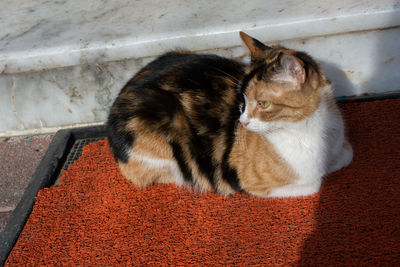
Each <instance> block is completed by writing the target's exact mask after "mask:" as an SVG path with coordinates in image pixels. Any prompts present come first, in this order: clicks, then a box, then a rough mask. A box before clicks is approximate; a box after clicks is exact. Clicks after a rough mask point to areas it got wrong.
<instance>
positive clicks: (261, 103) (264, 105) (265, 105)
mask: <svg viewBox="0 0 400 267" xmlns="http://www.w3.org/2000/svg"><path fill="white" fill-rule="evenodd" d="M270 105H271V101H258V106H260V107H261V108H268V107H269V106H270Z"/></svg>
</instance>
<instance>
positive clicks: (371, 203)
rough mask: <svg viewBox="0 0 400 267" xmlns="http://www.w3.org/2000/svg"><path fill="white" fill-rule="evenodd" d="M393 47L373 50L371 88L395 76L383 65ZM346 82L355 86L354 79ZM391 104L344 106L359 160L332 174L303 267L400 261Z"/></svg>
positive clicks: (397, 140)
mask: <svg viewBox="0 0 400 267" xmlns="http://www.w3.org/2000/svg"><path fill="white" fill-rule="evenodd" d="M390 31H391V30H390ZM380 34H383V33H380V32H378V33H377V36H380ZM390 49H392V50H391V51H393V43H388V42H387V40H386V41H380V43H379V44H378V47H377V50H376V51H377V52H376V55H372V56H376V62H377V64H376V65H377V69H376V70H375V74H374V75H373V76H372V77H371V78H370V79H369V81H368V83H367V84H368V87H371V86H379V81H382V79H383V77H387V78H390V77H389V76H390V75H391V74H388V73H387V72H388V67H390V66H384V67H382V66H383V63H384V62H385V61H386V60H387V58H384V57H385V56H387V54H388V50H389V51H390ZM398 50H400V47H399V48H398ZM399 54H400V51H399ZM368 56H371V55H368ZM323 65H324V64H323ZM323 67H328V68H331V69H330V70H329V71H328V72H332V71H333V72H336V73H339V75H336V77H343V78H344V79H345V77H346V75H345V74H344V73H343V75H342V74H341V73H340V72H341V70H338V69H337V68H335V66H332V65H329V64H327V65H325V66H323ZM381 67H382V68H381ZM391 73H393V71H391ZM388 75H389V76H388ZM396 80H398V78H396ZM333 83H335V81H333ZM340 83H341V84H343V83H345V84H347V86H349V87H351V86H352V85H351V84H348V83H349V81H340ZM369 89H370V88H369ZM397 101H400V100H397ZM391 103H393V102H391ZM387 105H388V102H381V103H362V104H357V105H353V106H352V107H351V106H346V105H344V106H343V108H342V109H343V113H344V119H345V124H346V126H347V132H348V136H349V139H350V142H351V144H352V145H353V149H354V158H353V162H352V163H351V165H350V166H349V167H347V168H345V169H342V170H340V171H338V172H336V173H333V174H331V175H329V176H328V177H326V179H325V181H324V184H323V187H322V188H321V192H320V203H319V206H318V208H317V211H316V214H315V216H316V218H315V221H316V226H315V230H314V232H313V233H312V234H311V236H310V237H309V238H308V239H307V241H306V242H305V244H304V246H303V248H302V252H301V258H300V260H299V262H298V265H299V266H343V265H356V266H357V265H358V266H360V265H361V266H377V265H379V266H382V265H385V266H400V248H399V243H400V227H399V222H400V204H399V203H400V198H399V192H400V167H399V166H400V160H399V155H400V126H399V125H400V119H399V113H398V110H400V104H397V106H395V107H388V106H387ZM395 105H396V104H395ZM387 108H388V109H387ZM396 110H397V112H396Z"/></svg>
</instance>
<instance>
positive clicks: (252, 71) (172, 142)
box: [107, 32, 353, 197]
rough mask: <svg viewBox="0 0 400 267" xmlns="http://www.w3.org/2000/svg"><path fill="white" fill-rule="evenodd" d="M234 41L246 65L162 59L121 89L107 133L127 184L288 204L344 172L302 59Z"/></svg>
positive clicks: (329, 97)
mask: <svg viewBox="0 0 400 267" xmlns="http://www.w3.org/2000/svg"><path fill="white" fill-rule="evenodd" d="M240 37H241V39H242V41H243V42H244V44H245V45H246V47H247V48H248V50H249V52H250V57H251V62H250V64H249V65H245V64H243V63H240V62H238V61H235V60H231V59H227V58H224V57H219V56H216V55H210V54H196V53H191V52H188V51H180V50H178V51H172V52H168V53H166V54H164V55H161V56H160V57H158V58H157V59H155V60H154V61H152V62H150V63H149V64H148V65H147V66H145V67H143V68H142V69H141V70H140V71H139V72H138V73H137V74H136V75H135V76H134V77H133V78H132V79H131V80H130V81H129V82H128V83H127V84H126V85H125V86H124V87H123V88H122V90H121V91H120V93H119V95H118V96H117V98H116V99H115V101H114V103H113V105H112V106H111V109H110V113H109V117H108V120H107V129H108V140H109V144H110V147H111V150H112V153H113V155H114V157H115V159H116V161H117V162H118V165H119V168H120V170H121V172H122V174H123V175H124V176H125V177H126V178H127V179H128V180H130V181H132V182H133V183H134V184H135V185H137V186H139V187H146V186H148V185H151V184H155V183H175V184H177V185H183V186H189V187H191V188H194V189H195V190H197V191H200V192H205V191H210V190H214V191H216V192H218V193H221V194H224V195H231V194H233V193H235V192H239V191H241V192H245V193H248V194H250V195H254V196H257V197H297V196H307V195H311V194H314V193H316V192H318V191H319V189H320V186H321V182H322V178H323V176H325V175H326V174H328V173H331V172H334V171H337V170H339V169H341V168H343V167H345V166H347V165H349V164H350V162H351V161H352V157H353V151H352V147H351V145H350V143H349V142H348V140H347V138H346V137H345V130H344V123H343V119H342V116H341V113H340V111H339V109H338V107H337V105H336V102H335V99H334V96H333V91H332V89H331V83H330V82H329V81H328V79H327V77H326V75H325V74H324V72H323V70H322V69H321V68H320V67H319V65H318V64H317V63H316V62H315V61H314V60H313V59H312V58H311V57H310V56H309V55H308V54H306V53H304V52H299V51H295V50H291V49H286V48H284V47H280V46H274V47H270V46H267V45H264V44H263V43H262V42H260V41H258V40H256V39H254V38H253V37H251V36H249V35H247V34H245V33H243V32H240Z"/></svg>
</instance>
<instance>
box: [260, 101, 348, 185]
mask: <svg viewBox="0 0 400 267" xmlns="http://www.w3.org/2000/svg"><path fill="white" fill-rule="evenodd" d="M328 103H329V102H328V101H326V99H324V97H323V99H322V101H321V103H320V105H319V107H318V108H317V109H316V110H315V112H314V113H313V114H312V115H311V116H309V117H308V118H306V119H304V120H302V121H299V122H296V123H293V122H274V123H273V124H274V125H272V128H274V129H276V130H274V131H271V132H269V133H267V134H265V137H266V138H267V139H268V140H269V142H271V143H272V144H273V146H274V148H275V149H276V151H277V152H278V153H279V155H280V156H281V157H282V158H283V159H284V160H285V161H286V162H287V163H288V164H289V165H290V166H291V168H292V169H293V170H294V171H295V173H296V174H297V175H298V177H299V180H298V181H297V184H308V183H320V181H321V178H322V176H323V175H325V174H326V173H327V172H328V170H329V165H330V164H332V162H333V161H334V159H335V158H336V157H337V155H338V153H339V152H340V150H341V148H342V146H343V140H344V135H343V122H342V118H341V116H340V114H339V113H338V112H335V111H334V110H331V109H330V107H329V105H328Z"/></svg>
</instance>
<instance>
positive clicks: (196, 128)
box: [108, 52, 245, 190]
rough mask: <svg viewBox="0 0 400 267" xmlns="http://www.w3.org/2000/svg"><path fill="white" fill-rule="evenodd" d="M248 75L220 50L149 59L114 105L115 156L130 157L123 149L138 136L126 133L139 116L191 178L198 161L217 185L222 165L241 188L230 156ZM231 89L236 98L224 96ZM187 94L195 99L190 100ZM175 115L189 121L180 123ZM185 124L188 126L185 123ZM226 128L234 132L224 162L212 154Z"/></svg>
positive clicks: (112, 137)
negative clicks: (242, 88) (187, 154)
mask: <svg viewBox="0 0 400 267" xmlns="http://www.w3.org/2000/svg"><path fill="white" fill-rule="evenodd" d="M244 75H245V70H244V66H243V65H242V64H241V63H239V62H237V61H233V60H230V59H226V58H222V57H219V56H215V55H200V54H192V53H182V52H170V53H167V54H165V55H163V56H161V57H159V58H158V59H156V60H154V61H153V62H151V63H149V64H148V65H147V66H145V67H144V68H142V69H141V70H140V71H139V72H138V74H137V75H136V76H134V77H133V78H132V79H131V80H130V81H129V82H128V83H127V84H126V85H125V87H124V88H123V89H122V90H121V92H120V94H119V97H118V98H117V99H116V100H115V102H114V104H113V105H112V107H111V111H110V116H109V120H108V125H109V128H110V133H109V137H110V146H111V147H112V150H113V153H114V155H115V157H116V158H117V159H119V160H121V161H127V158H128V154H127V153H125V152H124V151H127V149H126V148H127V147H131V146H132V145H133V142H134V138H133V136H134V135H133V134H131V135H127V134H126V131H127V130H126V126H127V125H128V123H129V121H130V120H132V119H133V118H137V119H139V120H140V122H141V124H140V125H144V126H143V127H145V128H146V130H147V131H151V132H154V133H156V134H158V135H159V136H161V137H164V138H166V139H167V140H168V143H169V144H170V146H171V148H172V151H173V155H174V157H175V159H176V161H177V163H178V166H179V168H180V169H181V171H182V174H183V176H184V177H185V180H186V181H188V182H190V183H193V182H194V181H193V179H195V178H194V177H193V175H192V170H191V169H190V165H189V164H188V162H189V160H194V162H195V163H196V164H197V166H198V168H199V171H200V172H201V173H202V174H204V175H205V176H206V177H207V179H208V181H209V182H210V184H211V185H212V186H213V188H215V187H216V181H215V171H216V168H219V167H221V169H222V172H223V176H224V179H226V180H227V182H228V183H229V184H230V185H231V186H232V188H233V189H234V190H240V186H239V181H238V177H237V173H236V171H235V170H234V169H233V168H232V167H231V166H230V165H229V162H228V159H229V154H230V151H231V149H232V145H233V142H234V130H235V123H236V121H237V120H238V118H239V116H240V110H239V107H240V104H241V103H243V96H242V94H241V93H240V87H239V86H240V85H239V84H240V81H241V80H242V79H243V77H244ZM232 84H234V86H232ZM228 91H229V92H228ZM232 93H233V95H234V96H235V100H234V101H233V102H232V103H229V102H231V100H229V101H225V100H224V101H222V99H223V97H225V96H226V95H229V96H230V97H231V96H232ZM188 97H189V98H190V100H189V101H190V103H185V102H184V101H187V98H188ZM184 104H185V105H184ZM226 114H229V116H225V115H226ZM177 115H180V116H179V117H178V116H177ZM176 118H179V119H182V118H183V119H184V120H185V121H184V123H183V124H182V123H176V121H175V119H176ZM223 118H225V119H223ZM224 120H227V121H224ZM178 122H179V121H178ZM186 126H187V127H189V129H184V128H183V127H186ZM131 127H132V126H131ZM178 127H182V129H181V128H178ZM140 130H141V129H138V131H140ZM130 131H132V129H131V130H130ZM222 133H223V134H224V135H225V136H229V137H227V140H226V151H224V153H223V159H222V162H221V159H213V158H212V154H213V151H214V149H215V148H214V147H213V146H214V138H216V137H218V136H219V135H220V134H222ZM183 151H185V152H186V151H189V152H190V153H191V155H190V157H189V158H185V155H184V153H183Z"/></svg>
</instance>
